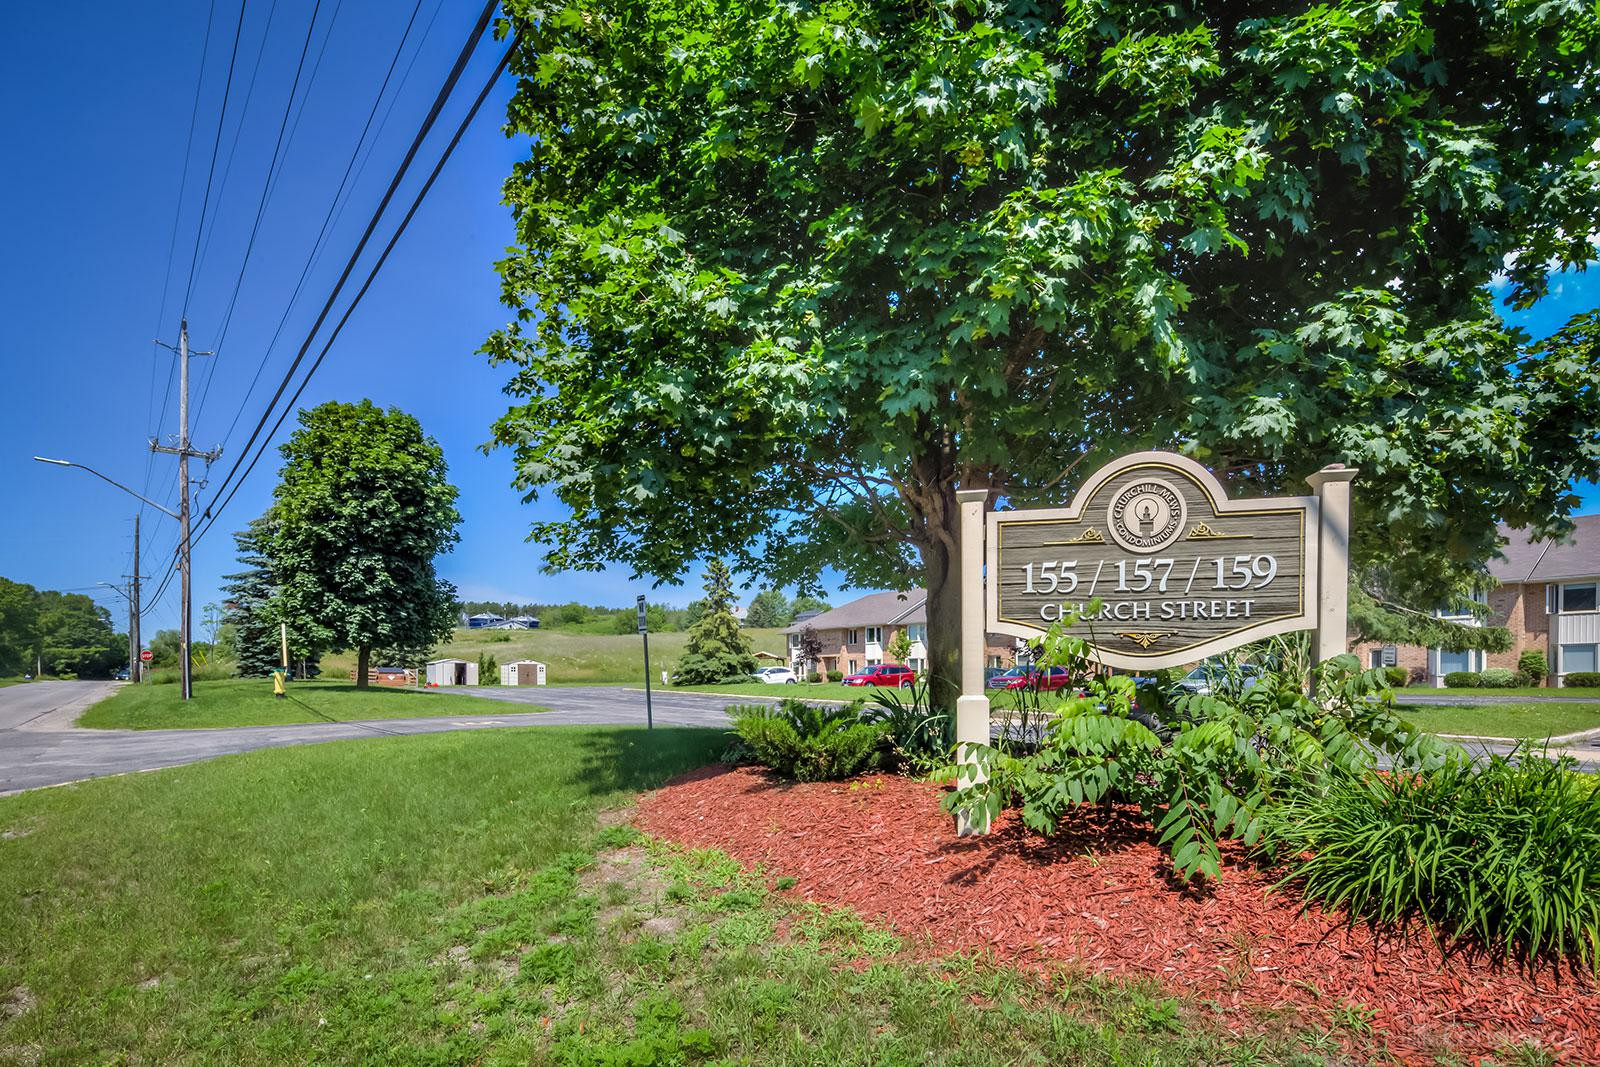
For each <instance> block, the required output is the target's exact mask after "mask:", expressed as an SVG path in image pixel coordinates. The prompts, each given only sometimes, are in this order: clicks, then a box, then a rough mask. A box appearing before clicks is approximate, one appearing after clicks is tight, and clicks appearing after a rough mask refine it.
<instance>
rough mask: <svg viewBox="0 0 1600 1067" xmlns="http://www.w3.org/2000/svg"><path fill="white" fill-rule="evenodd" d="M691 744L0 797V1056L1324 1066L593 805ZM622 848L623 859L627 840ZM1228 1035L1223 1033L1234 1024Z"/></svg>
mask: <svg viewBox="0 0 1600 1067" xmlns="http://www.w3.org/2000/svg"><path fill="white" fill-rule="evenodd" d="M725 743H726V740H725V737H724V735H722V734H721V733H718V732H713V731H692V730H657V731H655V732H654V733H652V734H648V735H647V734H646V733H645V732H644V731H641V730H633V729H624V730H619V729H585V728H550V729H540V730H536V731H535V730H511V731H496V732H493V733H452V734H443V735H436V736H429V737H408V738H384V739H374V740H362V741H350V742H339V743H335V744H328V745H317V746H309V747H303V748H288V749H273V750H265V751H260V752H253V753H249V754H246V755H242V756H233V757H225V758H222V759H218V760H214V761H211V762H207V763H202V764H196V765H194V766H189V767H181V768H175V769H172V770H167V771H161V772H156V773H152V774H141V775H130V776H127V777H121V778H112V779H104V780H100V781H95V782H88V783H83V784H79V785H75V786H69V787H64V788H59V789H45V790H39V791H36V792H31V793H26V794H22V795H20V796H15V797H9V798H0V1062H4V1063H12V1062H17V1063H35V1062H49V1063H107V1062H116V1063H134V1062H139V1063H226V1064H246V1065H249V1064H301V1063H362V1062H364V1063H385V1064H513V1063H515V1064H526V1063H538V1064H586V1065H589V1064H592V1065H601V1064H615V1065H622V1064H663V1065H666V1064H701V1063H712V1062H718V1063H752V1064H791V1063H792V1064H800V1063H815V1064H829V1065H831V1064H836V1063H867V1062H872V1063H913V1062H916V1063H925V1062H934V1063H947V1064H956V1063H963V1064H989V1063H1002V1062H1004V1063H1013V1062H1034V1063H1107V1064H1109V1063H1149V1064H1193V1063H1224V1062H1228V1063H1235V1064H1238V1063H1243V1062H1249V1063H1268V1062H1298V1063H1307V1064H1309V1063H1320V1062H1323V1061H1322V1059H1321V1058H1320V1055H1314V1054H1313V1052H1317V1053H1322V1052H1329V1051H1335V1050H1336V1044H1335V1043H1334V1036H1333V1035H1329V1034H1328V1033H1325V1032H1320V1031H1307V1032H1295V1031H1292V1030H1289V1029H1287V1028H1286V1027H1284V1026H1283V1025H1282V1024H1272V1023H1271V1022H1270V1021H1268V1022H1266V1023H1264V1024H1263V1025H1266V1026H1269V1027H1272V1029H1270V1030H1269V1031H1268V1032H1266V1033H1263V1034H1254V1035H1252V1034H1247V1035H1245V1036H1243V1037H1240V1038H1230V1037H1228V1036H1226V1034H1225V1033H1224V1031H1223V1030H1222V1026H1221V1024H1220V1023H1219V1021H1218V1017H1216V1016H1214V1015H1213V1014H1212V1009H1211V1008H1207V1007H1201V1006H1198V1005H1194V1004H1190V1003H1186V1002H1180V1001H1178V1000H1175V999H1170V998H1167V997H1166V996H1164V995H1162V994H1161V993H1159V992H1158V991H1157V990H1156V989H1155V988H1154V987H1151V986H1143V987H1139V986H1126V985H1118V984H1113V983H1109V982H1105V981H1101V980H1097V979H1093V978H1086V977H1082V976H1074V975H1058V976H1053V977H1050V978H1041V977H1038V976H1035V975H1029V974H1024V973H1020V972H1017V971H1014V970H1010V969H1005V968H1000V967H997V966H991V965H988V964H986V963H984V962H982V961H981V960H979V959H975V958H970V957H946V958H933V959H928V958H926V957H918V956H914V955H912V954H909V953H905V952H902V951H901V949H902V946H901V945H900V942H899V941H898V940H897V939H896V938H895V937H894V936H893V935H892V934H890V933H889V932H887V931H885V930H882V929H879V928H876V927H873V926H871V925H869V924H867V923H864V922H862V921H861V920H860V919H858V918H856V917H855V916H854V915H852V914H850V913H848V912H826V913H825V912H821V911H817V910H815V909H811V908H807V907H806V906H804V905H802V904H799V903H797V902H793V901H791V900H789V899H787V898H784V897H782V896H779V895H777V894H775V893H774V892H772V891H771V889H769V887H768V885H767V883H766V882H765V880H764V879H761V878H759V877H752V876H751V875H750V874H748V873H746V872H742V871H741V870H740V869H739V868H737V867H736V866H735V865H734V864H732V863H731V862H730V861H728V860H727V859H726V858H724V857H721V856H719V855H718V854H716V853H694V854H687V853H684V852H681V851H677V850H674V849H670V848H667V847H665V846H662V845H657V844H641V843H639V842H637V841H635V840H634V835H633V833H632V832H631V831H629V830H626V829H625V828H623V827H612V828H611V829H608V830H603V831H600V830H598V824H597V812H598V811H600V810H602V809H606V808H608V807H611V806H614V805H618V804H622V803H625V802H626V801H627V800H628V799H629V798H630V797H631V795H633V794H634V793H635V792H636V791H638V790H641V789H647V788H652V787H654V786H657V785H659V784H660V783H661V782H662V781H663V780H664V779H665V778H666V777H667V776H669V775H671V774H673V773H676V772H679V771H682V770H685V769H688V768H690V767H693V766H695V765H697V764H700V763H703V762H705V761H706V760H708V759H710V758H712V756H713V754H714V753H715V752H717V751H718V750H720V749H721V748H722V747H723V746H724V744H725ZM624 846H626V847H624ZM1229 1025H1237V1023H1236V1022H1235V1023H1230V1024H1229Z"/></svg>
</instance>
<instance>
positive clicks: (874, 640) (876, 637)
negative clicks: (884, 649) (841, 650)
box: [867, 626, 883, 645]
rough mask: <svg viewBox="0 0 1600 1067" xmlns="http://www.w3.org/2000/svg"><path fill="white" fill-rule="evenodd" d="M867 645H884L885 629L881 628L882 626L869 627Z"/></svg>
mask: <svg viewBox="0 0 1600 1067" xmlns="http://www.w3.org/2000/svg"><path fill="white" fill-rule="evenodd" d="M867 644H869V645H881V644H883V627H881V626H869V627H867Z"/></svg>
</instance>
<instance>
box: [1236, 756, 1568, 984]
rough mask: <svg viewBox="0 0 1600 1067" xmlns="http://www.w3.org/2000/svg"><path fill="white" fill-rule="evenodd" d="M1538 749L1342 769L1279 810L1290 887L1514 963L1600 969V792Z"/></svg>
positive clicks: (1275, 818)
mask: <svg viewBox="0 0 1600 1067" xmlns="http://www.w3.org/2000/svg"><path fill="white" fill-rule="evenodd" d="M1573 767H1574V761H1573V760H1571V759H1570V758H1566V757H1562V758H1561V759H1557V760H1550V759H1547V758H1545V757H1544V754H1543V753H1541V752H1538V751H1535V750H1533V749H1530V748H1523V749H1520V750H1519V751H1518V752H1516V753H1514V754H1513V755H1512V756H1510V757H1506V756H1500V755H1491V756H1489V757H1487V758H1486V759H1482V760H1472V759H1469V758H1467V757H1466V755H1465V754H1464V753H1462V754H1455V755H1452V756H1451V758H1449V759H1447V760H1446V761H1445V762H1444V763H1443V764H1442V765H1440V766H1438V767H1436V768H1433V769H1431V770H1430V771H1428V772H1427V773H1421V774H1389V775H1380V774H1373V773H1367V774H1335V775H1333V776H1332V777H1331V778H1330V779H1329V780H1328V781H1327V782H1326V783H1324V787H1323V788H1322V789H1319V790H1316V791H1306V792H1304V793H1301V794H1299V795H1297V796H1293V797H1290V798H1288V800H1287V801H1286V802H1285V803H1284V804H1282V805H1281V806H1280V807H1278V808H1277V809H1276V810H1275V811H1274V812H1273V813H1272V814H1271V816H1270V819H1269V825H1268V833H1269V836H1270V837H1271V838H1272V840H1273V842H1274V843H1275V844H1277V845H1280V846H1281V847H1282V850H1283V851H1285V852H1287V853H1289V854H1293V855H1301V854H1304V853H1308V852H1309V853H1311V855H1310V856H1309V857H1308V858H1304V859H1301V860H1299V861H1298V862H1297V863H1295V865H1294V869H1293V871H1292V872H1291V874H1290V876H1289V878H1288V879H1286V880H1289V881H1294V882H1296V883H1298V884H1299V885H1300V886H1301V889H1302V891H1303V892H1304V893H1305V895H1306V896H1307V897H1308V898H1310V899H1312V900H1317V901H1320V902H1322V903H1323V904H1325V905H1327V906H1329V907H1335V908H1338V907H1343V908H1348V909H1349V911H1350V914H1351V915H1352V916H1354V917H1358V918H1362V919H1366V920H1369V921H1371V922H1374V923H1382V924H1388V925H1401V924H1403V923H1405V922H1406V921H1408V920H1409V919H1412V918H1414V917H1417V916H1421V917H1423V918H1426V919H1428V920H1430V921H1431V922H1433V923H1436V924H1437V925H1438V927H1439V928H1440V929H1441V931H1443V932H1447V933H1449V934H1451V935H1454V936H1457V937H1462V936H1469V937H1472V938H1473V939H1475V940H1477V941H1480V942H1481V943H1482V944H1484V945H1486V946H1490V947H1493V948H1497V949H1498V950H1500V951H1501V952H1503V953H1506V954H1508V955H1515V956H1516V957H1518V958H1519V959H1524V960H1526V959H1532V958H1535V957H1539V956H1542V955H1545V956H1551V957H1559V956H1571V957H1573V958H1576V959H1578V960H1580V961H1582V962H1583V963H1585V964H1586V965H1588V966H1589V967H1590V968H1591V969H1600V791H1597V790H1596V787H1595V783H1594V780H1593V779H1591V778H1589V777H1587V776H1585V775H1578V774H1574V773H1572V769H1573Z"/></svg>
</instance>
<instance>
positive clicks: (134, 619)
mask: <svg viewBox="0 0 1600 1067" xmlns="http://www.w3.org/2000/svg"><path fill="white" fill-rule="evenodd" d="M33 458H34V459H35V460H37V461H38V462H40V463H49V464H51V465H52V466H56V467H77V468H78V469H79V470H82V471H88V472H89V473H90V474H92V475H94V476H95V477H96V478H99V479H100V480H101V481H102V482H106V483H108V484H110V485H114V486H116V487H117V488H118V489H121V490H122V491H123V492H124V493H127V494H128V495H129V496H131V497H133V498H134V499H136V500H141V501H143V502H144V503H146V504H148V505H150V506H151V507H153V508H155V509H156V510H157V511H159V512H161V514H163V515H168V516H170V517H172V518H174V519H177V520H178V521H179V522H180V523H182V522H183V516H182V515H180V514H179V513H178V512H176V511H172V510H169V509H168V508H165V507H162V506H161V505H160V504H157V503H156V502H155V501H154V500H151V499H150V498H149V497H147V496H145V495H143V494H142V493H135V492H134V491H133V490H132V489H129V488H128V487H127V486H125V485H123V484H122V483H121V482H119V481H117V480H116V479H115V478H107V477H106V476H105V475H104V474H101V473H100V472H99V471H97V470H95V469H94V468H93V467H89V466H85V465H84V464H82V463H73V462H72V461H71V460H67V459H50V458H48V457H46V456H34V457H33ZM178 563H179V566H181V567H182V568H183V571H184V581H183V621H184V627H183V636H182V645H183V649H182V651H183V655H182V659H183V663H182V664H181V667H182V673H183V685H182V686H180V687H179V688H180V689H182V691H183V699H184V700H188V699H189V696H190V692H191V686H192V684H193V683H192V682H191V680H190V675H189V669H190V664H189V627H188V619H189V576H188V570H189V546H188V544H187V543H185V544H184V546H183V554H182V555H181V556H179V558H178ZM139 577H140V573H139V516H137V515H135V516H134V517H133V575H132V583H133V584H132V589H133V595H132V596H131V597H129V598H128V615H129V620H128V643H129V645H130V646H132V652H131V654H130V659H129V666H128V677H129V678H130V679H132V680H133V681H135V682H137V681H138V680H139V675H140V674H141V673H143V671H142V668H143V664H142V663H140V662H139V661H138V659H137V658H135V657H137V655H138V652H139V649H140V648H141V647H142V646H143V642H142V641H141V640H140V638H139V614H140V604H139ZM100 584H101V585H105V584H107V583H105V582H101V583H100ZM111 588H113V589H117V587H116V586H112V587H111ZM117 591H118V592H121V590H120V589H117ZM124 595H126V594H124Z"/></svg>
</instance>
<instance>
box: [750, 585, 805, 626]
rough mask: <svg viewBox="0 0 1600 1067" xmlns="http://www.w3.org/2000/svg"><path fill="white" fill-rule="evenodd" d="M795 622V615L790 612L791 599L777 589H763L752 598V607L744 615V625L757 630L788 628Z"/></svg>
mask: <svg viewBox="0 0 1600 1067" xmlns="http://www.w3.org/2000/svg"><path fill="white" fill-rule="evenodd" d="M793 621H794V613H793V612H792V611H790V610H789V598H788V597H786V596H784V595H783V594H782V593H780V592H778V591H777V590H776V589H763V590H761V592H759V593H757V594H756V595H755V596H753V597H751V598H750V607H749V609H748V610H747V611H746V612H745V613H744V624H745V625H746V626H749V627H753V628H755V629H767V630H770V629H772V628H773V627H776V626H788V625H789V623H791V622H793Z"/></svg>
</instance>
